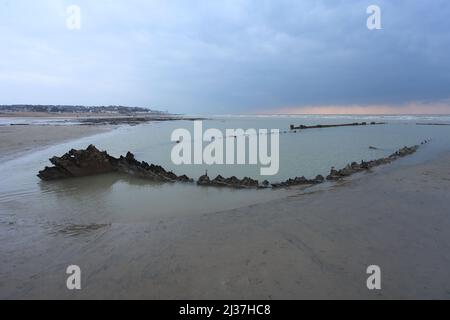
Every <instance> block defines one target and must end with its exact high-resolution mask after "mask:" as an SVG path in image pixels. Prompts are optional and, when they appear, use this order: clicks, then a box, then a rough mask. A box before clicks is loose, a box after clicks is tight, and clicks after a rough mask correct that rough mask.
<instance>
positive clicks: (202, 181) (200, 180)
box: [197, 174, 211, 185]
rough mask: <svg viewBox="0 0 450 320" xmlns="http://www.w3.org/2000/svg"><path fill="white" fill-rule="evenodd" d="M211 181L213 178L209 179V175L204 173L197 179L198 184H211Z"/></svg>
mask: <svg viewBox="0 0 450 320" xmlns="http://www.w3.org/2000/svg"><path fill="white" fill-rule="evenodd" d="M210 183H211V180H210V179H209V177H208V175H206V174H204V175H202V176H201V177H200V178H198V180H197V184H198V185H209V184H210Z"/></svg>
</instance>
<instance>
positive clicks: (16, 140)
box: [0, 125, 113, 160]
mask: <svg viewBox="0 0 450 320" xmlns="http://www.w3.org/2000/svg"><path fill="white" fill-rule="evenodd" d="M112 129H113V126H86V125H70V126H69V125H26V126H22V125H17V126H10V125H7V126H0V136H1V139H0V159H3V160H5V159H11V158H14V157H18V156H20V155H23V154H25V153H28V152H30V151H33V150H36V149H42V148H45V147H47V146H50V145H53V144H55V143H61V142H65V141H70V140H74V139H77V138H82V137H87V136H91V135H94V134H98V133H102V132H107V131H110V130H112Z"/></svg>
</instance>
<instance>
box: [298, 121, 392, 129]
mask: <svg viewBox="0 0 450 320" xmlns="http://www.w3.org/2000/svg"><path fill="white" fill-rule="evenodd" d="M382 124H386V123H385V122H370V123H367V122H353V123H343V124H318V125H315V126H305V125H299V126H295V125H293V124H291V130H306V129H323V128H336V127H356V126H368V125H371V126H374V125H382Z"/></svg>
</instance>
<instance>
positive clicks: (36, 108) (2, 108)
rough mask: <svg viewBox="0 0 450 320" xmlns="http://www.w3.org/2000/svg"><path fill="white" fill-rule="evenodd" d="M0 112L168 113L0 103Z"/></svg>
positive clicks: (147, 110) (125, 108) (136, 109)
mask: <svg viewBox="0 0 450 320" xmlns="http://www.w3.org/2000/svg"><path fill="white" fill-rule="evenodd" d="M0 112H46V113H96V114H97V113H105V114H110V113H112V114H123V115H127V114H139V113H142V114H161V115H166V114H168V112H167V111H158V110H152V109H150V108H143V107H125V106H72V105H31V104H15V105H0Z"/></svg>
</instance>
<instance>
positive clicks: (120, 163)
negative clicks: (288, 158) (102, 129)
mask: <svg viewBox="0 0 450 320" xmlns="http://www.w3.org/2000/svg"><path fill="white" fill-rule="evenodd" d="M429 141H430V140H425V141H422V143H421V144H422V145H423V144H426V143H428V142H429ZM418 148H419V146H418V145H416V146H412V147H404V148H402V149H400V150H398V151H396V152H395V153H393V154H391V155H390V156H388V157H386V158H380V159H377V160H372V161H361V163H356V162H353V163H351V164H349V165H347V166H346V167H345V168H343V169H340V170H336V169H335V168H334V167H333V168H331V170H330V174H329V175H328V176H327V177H326V178H324V177H323V176H322V175H317V176H316V177H315V178H314V179H307V178H305V177H295V178H290V179H288V180H286V181H283V182H279V183H270V182H269V181H267V180H265V181H263V182H262V183H260V182H259V181H258V180H255V179H252V178H250V177H244V178H243V179H239V178H237V177H235V176H233V177H230V178H224V177H222V176H221V175H218V176H217V177H216V178H214V179H210V178H209V176H208V174H207V173H206V174H204V175H202V176H201V177H200V178H199V179H198V180H197V181H196V183H197V185H199V186H212V187H227V188H235V189H245V188H247V189H249V188H252V189H266V188H272V189H278V188H287V187H291V186H299V185H317V184H321V183H324V182H325V181H326V180H328V181H336V180H340V179H342V178H345V177H349V176H351V175H353V174H355V173H358V172H361V171H367V170H370V169H372V168H374V167H377V166H380V165H383V164H388V163H391V162H393V161H395V160H397V159H399V158H402V157H405V156H407V155H410V154H413V153H415V152H416V151H417V149H418ZM50 162H51V163H52V164H53V167H45V168H44V170H41V171H39V174H38V177H39V178H40V179H42V180H45V181H50V180H59V179H68V178H75V177H84V176H92V175H98V174H103V173H110V172H121V173H124V174H128V175H132V176H136V177H140V178H144V179H148V180H151V181H158V182H183V183H194V179H192V178H189V177H188V176H186V175H180V176H178V175H176V174H175V173H173V172H172V171H166V170H165V169H164V168H163V167H161V166H158V165H154V164H148V163H147V162H145V161H138V160H136V159H135V157H134V155H133V154H132V153H131V152H128V153H127V154H126V156H120V157H119V158H115V157H113V156H110V155H109V154H108V153H107V152H106V151H100V150H98V149H97V148H96V147H95V146H94V145H89V146H88V147H87V148H86V149H85V150H74V149H72V150H70V151H69V152H67V153H66V154H64V155H63V156H61V157H53V158H51V159H50Z"/></svg>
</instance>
